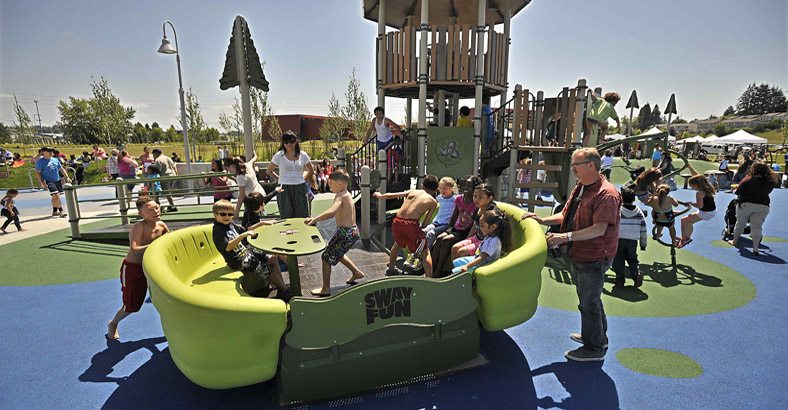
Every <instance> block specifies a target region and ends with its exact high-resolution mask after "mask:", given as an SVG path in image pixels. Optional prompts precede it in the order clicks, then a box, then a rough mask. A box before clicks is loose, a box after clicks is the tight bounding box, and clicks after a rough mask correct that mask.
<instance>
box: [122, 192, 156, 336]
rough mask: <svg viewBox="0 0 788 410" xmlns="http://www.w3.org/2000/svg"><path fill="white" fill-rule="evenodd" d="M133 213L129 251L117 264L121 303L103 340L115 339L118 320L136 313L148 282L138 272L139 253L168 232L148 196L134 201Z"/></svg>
mask: <svg viewBox="0 0 788 410" xmlns="http://www.w3.org/2000/svg"><path fill="white" fill-rule="evenodd" d="M137 212H138V213H139V215H140V216H142V221H140V222H137V223H135V224H134V226H132V227H131V233H129V252H128V253H127V254H126V258H125V259H123V263H122V264H121V265H120V284H121V288H120V290H121V292H123V306H122V307H121V308H120V309H118V312H117V313H115V317H113V318H112V320H111V321H110V322H109V324H108V326H107V339H113V340H114V339H118V337H119V336H118V323H120V321H121V320H123V319H125V318H126V317H127V316H128V315H130V314H132V313H134V312H139V310H140V308H141V307H142V303H143V302H144V301H145V294H147V293H148V281H147V279H145V273H144V272H143V271H142V255H143V254H144V253H145V250H146V249H147V248H148V245H150V244H151V243H152V242H153V241H154V240H156V239H157V238H158V237H160V236H162V235H164V234H165V233H167V232H169V231H170V230H169V228H167V224H165V223H164V222H162V221H161V220H160V217H161V208H159V204H157V203H156V201H154V200H153V198H152V197H150V196H143V197H140V198H139V199H138V200H137Z"/></svg>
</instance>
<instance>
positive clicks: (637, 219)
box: [613, 189, 648, 288]
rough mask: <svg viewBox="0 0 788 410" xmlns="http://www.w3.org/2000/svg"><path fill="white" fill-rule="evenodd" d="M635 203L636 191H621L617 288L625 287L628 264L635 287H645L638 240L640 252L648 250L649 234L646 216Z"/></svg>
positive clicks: (616, 259) (615, 264)
mask: <svg viewBox="0 0 788 410" xmlns="http://www.w3.org/2000/svg"><path fill="white" fill-rule="evenodd" d="M634 202H635V191H634V190H632V189H622V190H621V224H620V225H619V231H618V250H617V251H616V257H615V258H613V272H615V273H616V282H615V286H624V283H625V281H626V278H625V276H626V275H625V274H624V272H625V271H626V263H629V272H630V275H631V278H632V280H634V281H635V287H636V288H639V287H640V286H641V285H643V275H642V274H641V273H640V265H639V263H638V251H637V246H638V240H640V250H641V251H645V250H646V244H647V242H648V234H647V233H646V216H645V215H643V210H642V209H640V208H639V207H638V206H637V205H635V204H634Z"/></svg>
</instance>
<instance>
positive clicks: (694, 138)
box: [679, 135, 705, 143]
mask: <svg viewBox="0 0 788 410" xmlns="http://www.w3.org/2000/svg"><path fill="white" fill-rule="evenodd" d="M703 141H705V139H704V138H703V137H701V136H700V135H698V136H695V137H692V138H687V139H684V140H681V141H679V143H682V142H703Z"/></svg>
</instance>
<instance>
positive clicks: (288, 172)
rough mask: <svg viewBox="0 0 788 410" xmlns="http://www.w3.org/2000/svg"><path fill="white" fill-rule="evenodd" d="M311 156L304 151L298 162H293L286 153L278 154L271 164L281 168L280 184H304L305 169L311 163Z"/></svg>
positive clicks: (280, 152)
mask: <svg viewBox="0 0 788 410" xmlns="http://www.w3.org/2000/svg"><path fill="white" fill-rule="evenodd" d="M309 161H310V160H309V155H307V154H306V152H304V151H303V150H302V151H301V154H300V156H299V157H298V160H297V161H291V160H289V159H288V158H287V157H286V156H285V152H284V151H279V152H277V153H276V154H275V155H274V157H273V158H271V162H273V163H274V164H276V166H278V167H279V184H281V185H300V184H303V183H304V167H305V166H306V164H308V163H309Z"/></svg>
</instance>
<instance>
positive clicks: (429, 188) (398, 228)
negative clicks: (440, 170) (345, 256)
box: [373, 175, 438, 278]
mask: <svg viewBox="0 0 788 410" xmlns="http://www.w3.org/2000/svg"><path fill="white" fill-rule="evenodd" d="M421 187H422V189H414V190H410V191H405V192H392V193H390V194H381V193H380V192H375V194H374V195H373V196H374V197H375V198H383V199H395V198H405V202H404V203H403V204H402V208H400V209H399V212H397V217H396V218H394V222H392V224H391V231H392V233H393V234H394V246H392V247H391V256H390V259H389V272H390V271H393V270H394V265H395V264H396V263H397V256H399V252H400V251H401V250H402V249H403V248H408V250H409V251H411V252H413V253H416V254H419V255H420V256H421V260H423V261H424V275H425V276H426V277H428V278H431V277H432V257H431V256H430V247H429V246H427V237H426V236H425V235H424V231H423V229H424V228H425V227H426V226H427V225H429V224H430V223H431V222H432V216H433V214H434V213H435V209H436V208H437V207H438V201H436V200H435V194H437V193H438V177H436V176H435V175H427V176H426V177H425V178H424V182H422V183H421ZM425 214H426V217H425V218H424V222H419V221H420V220H421V217H423V216H424V215H425Z"/></svg>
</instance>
